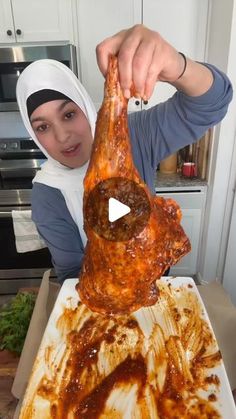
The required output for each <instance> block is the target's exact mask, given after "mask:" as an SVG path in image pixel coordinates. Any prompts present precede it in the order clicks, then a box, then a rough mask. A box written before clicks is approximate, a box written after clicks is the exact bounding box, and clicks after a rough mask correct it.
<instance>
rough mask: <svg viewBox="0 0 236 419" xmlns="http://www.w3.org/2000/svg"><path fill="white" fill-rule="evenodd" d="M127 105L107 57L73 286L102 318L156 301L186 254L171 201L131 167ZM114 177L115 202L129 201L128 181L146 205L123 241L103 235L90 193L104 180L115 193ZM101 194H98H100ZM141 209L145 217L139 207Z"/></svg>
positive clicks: (103, 216)
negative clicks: (166, 276)
mask: <svg viewBox="0 0 236 419" xmlns="http://www.w3.org/2000/svg"><path fill="white" fill-rule="evenodd" d="M127 102H128V101H127V99H126V98H124V96H123V93H122V91H121V88H120V84H119V77H118V66H117V58H116V57H114V56H111V57H110V61H109V69H108V74H107V77H106V83H105V95H104V101H103V104H102V107H101V109H100V111H99V113H98V119H97V125H96V132H95V140H94V145H93V150H92V155H91V160H90V164H89V167H88V170H87V174H86V176H85V179H84V228H85V231H86V234H87V237H88V242H87V246H86V249H85V257H84V261H83V267H82V271H81V275H80V279H79V283H78V284H77V290H78V292H79V295H80V298H81V301H82V302H83V303H85V304H86V305H87V306H88V307H89V308H90V309H91V310H93V311H97V312H100V313H104V314H115V313H130V312H132V311H134V310H137V309H138V308H140V307H142V306H149V305H152V304H154V303H155V302H156V301H157V298H158V288H157V286H156V280H157V279H159V278H160V277H161V276H162V275H163V273H164V272H165V271H166V269H167V268H169V267H170V266H171V265H173V264H175V263H176V262H177V261H178V260H179V259H180V258H181V257H182V256H184V255H185V254H186V253H187V252H188V251H189V250H190V243H189V240H188V238H187V237H186V235H185V233H184V231H183V228H182V227H181V225H180V220H181V211H180V208H179V206H178V205H177V203H176V202H175V201H173V200H171V199H167V200H165V199H163V198H161V197H156V196H152V195H151V193H150V192H149V190H148V188H147V186H146V185H145V183H144V182H143V181H142V179H141V177H140V176H139V173H138V171H137V169H136V168H135V166H134V163H133V159H132V154H131V144H130V140H129V135H128V124H127ZM117 178H121V183H120V185H121V186H120V188H121V189H122V188H123V189H122V191H121V190H120V191H119V192H120V195H119V198H120V200H121V201H122V199H121V196H122V193H123V194H124V196H125V195H126V194H127V193H133V194H134V201H135V193H136V192H135V190H130V182H128V183H127V185H126V182H127V180H130V181H133V182H134V184H135V185H138V186H139V188H141V190H142V191H143V193H144V195H145V196H146V198H147V202H148V205H149V206H150V216H149V218H148V220H147V222H146V225H145V223H144V226H143V228H141V229H140V231H138V233H137V232H136V234H135V231H136V230H135V229H134V235H133V236H132V237H130V238H129V239H128V240H127V239H126V240H123V239H122V231H121V232H120V233H119V232H118V235H117V236H116V237H118V240H115V239H114V237H112V235H111V237H110V236H109V234H111V233H109V231H111V232H112V228H110V227H111V225H110V224H109V221H108V219H107V217H108V211H107V210H106V209H104V208H102V206H103V203H102V201H101V202H99V192H96V193H98V194H96V193H95V194H94V191H96V187H97V188H98V185H99V184H100V182H102V181H106V180H108V179H111V187H113V190H115V189H114V188H115V187H116V186H117V188H118V189H119V182H118V183H117V185H116V179H117ZM122 179H123V181H124V182H123V183H122ZM114 182H115V183H114ZM105 189H106V188H103V190H102V191H101V190H100V193H105V194H106V192H107V191H106V190H105ZM131 189H132V188H131ZM91 193H92V198H91ZM138 200H140V197H139V198H138ZM88 203H89V205H88ZM124 203H125V202H124ZM96 205H97V209H96V211H97V212H96V211H95V213H96V214H97V218H96V216H95V215H94V212H93V214H92V215H91V211H93V210H94V207H96ZM99 205H100V206H99ZM143 208H144V212H145V211H146V210H147V208H145V203H144V207H143ZM129 216H130V217H131V218H129ZM125 217H127V225H126V228H129V225H128V224H129V220H131V221H132V215H130V214H129V215H127V216H125ZM125 217H123V218H125ZM92 218H93V220H92V221H93V223H94V224H93V225H92V223H91V219H92ZM95 218H96V219H95ZM114 223H116V222H114ZM114 223H113V224H114ZM97 225H99V228H96V226H97ZM102 230H103V232H104V234H101V231H102ZM108 230H109V231H108ZM106 233H107V235H106ZM119 234H120V235H119ZM107 237H108V239H107ZM109 237H110V238H111V239H109ZM124 237H126V236H125V235H124Z"/></svg>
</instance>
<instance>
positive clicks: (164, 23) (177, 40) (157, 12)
mask: <svg viewBox="0 0 236 419" xmlns="http://www.w3.org/2000/svg"><path fill="white" fill-rule="evenodd" d="M208 3H209V0H178V1H173V0H143V24H144V25H145V26H147V27H148V28H150V29H153V30H156V31H158V32H159V33H160V34H161V35H162V36H163V38H165V39H166V40H167V41H168V42H169V43H170V44H171V45H173V46H174V47H175V48H176V49H177V50H178V51H182V52H183V53H184V54H185V55H186V56H188V57H190V58H192V59H194V60H198V61H203V60H204V57H205V48H206V39H207V22H208V8H209V4H208ZM174 92H175V89H174V87H172V86H171V85H170V84H168V83H162V82H158V83H157V84H156V87H155V90H154V92H153V95H152V97H151V98H150V100H149V101H148V104H147V105H145V104H144V103H143V104H142V108H144V109H145V108H149V107H151V106H153V105H155V104H156V103H160V102H163V101H165V100H167V99H168V98H169V97H170V96H172V95H173V93H174Z"/></svg>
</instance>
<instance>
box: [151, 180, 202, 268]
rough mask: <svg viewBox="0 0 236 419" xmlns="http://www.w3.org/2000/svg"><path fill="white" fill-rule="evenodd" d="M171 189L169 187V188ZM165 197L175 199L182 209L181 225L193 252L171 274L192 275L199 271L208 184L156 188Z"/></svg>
mask: <svg viewBox="0 0 236 419" xmlns="http://www.w3.org/2000/svg"><path fill="white" fill-rule="evenodd" d="M168 189H169V188H168ZM156 193H157V194H158V195H160V196H163V197H164V198H172V199H174V200H175V201H176V202H177V203H178V204H179V206H180V208H181V211H182V221H181V225H182V227H183V228H184V231H185V233H186V235H187V236H188V238H189V240H190V243H191V247H192V249H191V252H190V253H188V254H187V255H186V256H184V257H183V258H182V259H181V260H180V261H179V262H178V263H177V264H176V265H174V266H173V267H172V268H171V270H170V274H171V275H175V276H189V275H190V276H192V275H197V273H198V254H199V248H200V243H201V232H202V222H203V214H204V208H205V201H206V186H200V187H194V188H186V187H185V188H181V189H176V190H175V189H173V188H172V190H171V189H170V190H168V191H167V190H166V188H164V189H163V188H158V189H156Z"/></svg>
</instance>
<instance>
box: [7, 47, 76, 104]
mask: <svg viewBox="0 0 236 419" xmlns="http://www.w3.org/2000/svg"><path fill="white" fill-rule="evenodd" d="M44 58H50V59H53V60H57V61H60V62H62V63H63V64H65V65H66V66H67V67H69V68H70V69H71V70H72V71H73V72H74V73H75V74H76V75H78V74H77V62H76V48H75V46H74V45H72V44H63V45H35V46H28V45H26V46H18V45H17V46H11V47H2V48H0V112H7V111H17V110H18V105H17V101H16V83H17V79H18V77H19V75H20V73H21V72H22V71H23V70H24V69H25V68H26V67H27V66H28V65H29V64H30V63H32V62H33V61H36V60H40V59H44Z"/></svg>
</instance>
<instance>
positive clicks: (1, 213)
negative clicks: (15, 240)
mask: <svg viewBox="0 0 236 419" xmlns="http://www.w3.org/2000/svg"><path fill="white" fill-rule="evenodd" d="M30 209H31V207H30V206H25V207H21V208H20V209H19V207H14V208H12V209H7V210H5V211H4V210H1V209H0V218H12V210H17V211H20V210H30Z"/></svg>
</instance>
